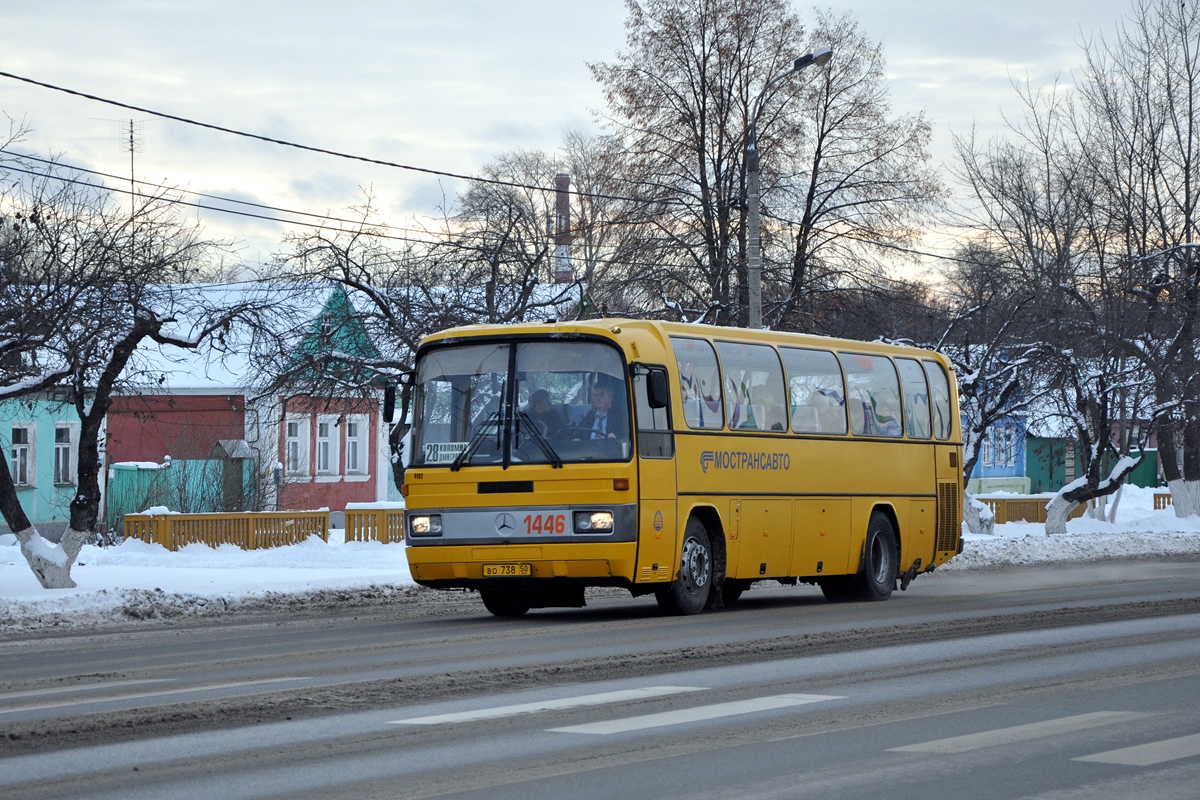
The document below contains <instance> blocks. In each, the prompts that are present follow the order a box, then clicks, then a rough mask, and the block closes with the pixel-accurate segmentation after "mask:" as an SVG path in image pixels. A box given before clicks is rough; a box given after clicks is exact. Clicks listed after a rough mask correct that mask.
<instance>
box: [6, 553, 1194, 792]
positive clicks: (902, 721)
mask: <svg viewBox="0 0 1200 800" xmlns="http://www.w3.org/2000/svg"><path fill="white" fill-rule="evenodd" d="M0 663H3V664H4V675H3V683H0V795H3V796H4V797H5V798H10V797H11V798H14V800H15V799H16V798H25V797H51V796H53V797H56V798H57V797H62V798H67V797H118V796H120V797H163V798H165V797H184V796H188V797H195V796H201V795H203V796H212V797H273V796H282V795H288V796H289V797H303V796H309V795H311V796H314V797H315V796H318V795H319V796H326V797H329V796H332V797H339V796H355V797H358V796H367V797H370V796H381V797H384V796H386V797H419V796H441V795H454V796H463V797H488V798H502V797H551V796H565V795H566V794H567V793H570V794H571V795H572V796H574V797H611V796H613V795H614V794H617V793H618V791H617V788H616V787H619V786H621V785H622V784H623V783H624V784H625V785H629V784H628V783H627V782H628V781H631V780H632V781H636V783H637V785H639V786H644V787H645V788H646V791H647V792H650V793H652V794H654V795H656V796H667V797H669V796H681V795H687V796H689V797H707V796H725V797H728V796H747V797H754V796H761V797H774V796H778V797H794V796H796V795H795V793H794V792H793V793H791V794H789V793H788V791H787V788H788V787H791V788H792V789H794V788H795V786H796V785H797V783H796V782H797V781H801V782H803V785H805V786H808V787H810V789H811V791H807V792H805V796H806V797H808V796H812V797H822V796H830V797H833V796H839V797H847V796H864V795H866V794H867V793H869V792H871V791H873V787H878V786H880V785H886V786H888V787H889V791H888V794H889V796H891V795H893V794H894V795H897V796H900V797H927V796H928V795H927V791H928V785H927V783H926V782H927V781H928V780H931V779H936V780H937V781H939V784H940V785H942V786H943V787H944V788H945V791H943V792H941V794H942V796H947V797H951V796H959V797H966V796H972V797H1020V796H1025V795H1030V794H1036V793H1037V792H1042V791H1049V790H1051V789H1053V790H1056V791H1058V790H1061V791H1068V790H1070V791H1075V790H1076V789H1077V788H1078V787H1080V786H1088V785H1092V784H1093V783H1094V782H1096V781H1101V784H1098V785H1101V786H1105V787H1108V788H1109V789H1113V787H1115V786H1117V785H1118V784H1117V783H1114V784H1111V785H1110V784H1109V783H1104V782H1106V781H1117V782H1118V783H1119V784H1120V785H1121V786H1132V787H1133V788H1135V789H1136V790H1137V791H1142V793H1143V794H1146V796H1153V795H1154V791H1153V790H1150V791H1147V790H1148V789H1153V787H1155V786H1156V787H1157V788H1158V789H1163V788H1164V787H1167V788H1168V789H1169V787H1171V786H1175V785H1186V781H1187V780H1193V781H1194V779H1195V778H1196V776H1197V774H1198V773H1200V740H1198V739H1196V738H1195V737H1197V735H1200V692H1197V691H1195V689H1194V687H1195V686H1196V685H1197V674H1198V673H1200V563H1197V562H1154V561H1141V562H1136V563H1132V564H1128V565H1117V564H1113V563H1107V564H1094V565H1087V564H1083V565H1074V566H1066V567H1064V566H1060V567H1053V568H1022V569H1010V570H989V571H976V572H960V573H953V572H947V573H945V574H940V575H934V576H929V577H927V578H923V579H922V580H919V581H917V582H916V583H915V584H914V585H913V587H912V588H911V589H910V590H909V591H908V592H905V593H897V594H896V595H894V596H893V598H892V600H890V601H888V602H887V603H883V604H851V605H832V604H829V603H826V602H825V601H824V600H823V599H821V597H820V594H819V592H817V591H815V590H805V589H792V588H788V589H783V588H778V589H776V588H772V589H754V590H752V591H750V592H749V593H747V595H746V596H745V598H744V599H743V601H742V602H741V603H739V605H738V606H736V607H735V608H733V609H729V610H725V611H721V612H717V613H712V614H707V615H703V616H700V617H695V618H686V619H678V618H667V617H662V616H660V615H659V614H658V613H657V610H656V608H655V606H654V603H653V600H650V601H644V600H642V601H634V600H630V599H629V598H628V596H624V597H622V596H613V597H612V598H606V597H596V598H593V599H592V600H590V601H589V606H588V608H586V609H582V610H569V611H566V610H564V611H544V612H535V613H533V614H531V615H529V616H528V617H526V618H523V619H520V620H499V619H494V618H491V617H490V616H487V615H486V613H485V612H484V611H483V609H482V607H481V606H480V605H479V604H478V602H477V601H476V600H475V599H474V598H473V597H471V596H469V595H448V596H447V595H435V596H433V598H423V599H421V600H419V601H417V602H406V603H400V604H396V605H395V606H394V607H391V608H387V607H382V608H366V609H363V608H359V609H350V610H346V611H345V612H343V613H337V612H336V611H335V612H332V613H331V612H329V611H328V610H324V609H323V610H321V611H320V612H318V613H316V614H311V615H310V614H305V613H303V612H302V611H299V610H297V611H292V612H286V613H284V612H280V613H278V614H276V615H274V616H270V615H268V616H265V617H263V618H260V619H255V620H247V619H245V618H244V617H242V615H237V616H236V617H229V618H221V619H217V620H209V621H194V622H189V623H185V624H176V625H165V626H164V625H159V626H154V627H152V628H142V629H127V630H121V631H110V632H108V633H105V634H103V635H99V634H95V633H88V632H83V631H74V632H66V633H51V634H46V633H41V634H35V635H30V636H28V637H25V638H20V637H18V638H11V639H8V640H6V641H4V642H3V643H0ZM446 715H456V716H451V717H447V716H446ZM429 718H433V719H432V720H431V719H429ZM414 720H417V721H414ZM420 720H424V721H423V722H421V721H420ZM14 737H16V738H14ZM1189 737H1192V738H1189ZM1138 748H1141V749H1138ZM1077 759H1084V760H1077ZM1087 759H1091V760H1087ZM1159 759H1165V760H1161V761H1160V760H1159ZM1131 761H1132V762H1137V763H1146V764H1147V765H1146V766H1136V765H1131V764H1130V763H1126V762H1131ZM1005 776H1006V777H1005ZM1155 776H1157V777H1155ZM1001 777H1004V779H1003V780H1001ZM1149 780H1159V781H1161V782H1162V783H1160V784H1146V783H1144V781H1149ZM46 781H49V782H46ZM1122 781H1124V783H1120V782H1122ZM1130 781H1132V782H1133V783H1129V782H1130ZM971 786H974V787H975V790H974V791H968V788H969V787H971ZM980 786H982V787H984V788H985V789H986V791H980V790H979V787H980ZM201 788H203V789H204V791H203V792H201V791H199V790H200V789H201ZM568 788H569V792H568ZM1018 790H1019V791H1018ZM1159 794H1160V796H1170V795H1167V794H1163V793H1162V792H1160V793H1159ZM1055 796H1056V797H1058V796H1059V795H1055ZM1061 796H1062V797H1075V796H1080V797H1082V796H1085V795H1082V794H1079V795H1076V794H1070V793H1069V792H1068V793H1067V794H1063V795H1061ZM1101 796H1103V795H1101ZM1183 796H1191V795H1183Z"/></svg>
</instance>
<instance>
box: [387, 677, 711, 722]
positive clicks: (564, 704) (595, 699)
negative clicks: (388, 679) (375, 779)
mask: <svg viewBox="0 0 1200 800" xmlns="http://www.w3.org/2000/svg"><path fill="white" fill-rule="evenodd" d="M702 691H704V689H703V687H696V686H647V687H645V688H644V689H626V690H622V691H618V692H602V693H600V694H585V695H579V696H577V697H563V698H561V699H559V700H540V701H536V702H533V703H518V704H516V705H511V706H497V707H495V708H481V709H479V710H478V711H461V712H459V713H456V714H437V715H434V716H432V717H412V718H410V719H394V720H392V721H390V722H389V723H388V724H389V725H443V724H446V723H449V722H475V721H477V720H481V719H496V718H498V717H511V716H513V715H514V714H533V713H535V712H538V711H558V710H560V709H564V708H579V707H581V706H599V705H605V704H608V703H624V702H628V701H630V700H645V699H646V698H648V697H664V696H666V695H670V694H679V693H680V692H702Z"/></svg>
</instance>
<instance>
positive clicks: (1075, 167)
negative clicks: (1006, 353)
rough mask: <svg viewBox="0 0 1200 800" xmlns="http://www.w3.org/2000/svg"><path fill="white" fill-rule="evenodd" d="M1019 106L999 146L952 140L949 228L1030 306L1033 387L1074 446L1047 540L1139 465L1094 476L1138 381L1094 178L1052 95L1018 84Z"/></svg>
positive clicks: (1057, 96)
mask: <svg viewBox="0 0 1200 800" xmlns="http://www.w3.org/2000/svg"><path fill="white" fill-rule="evenodd" d="M1020 98H1021V100H1022V102H1023V105H1024V113H1023V115H1022V117H1021V118H1019V119H1017V120H1015V121H1010V136H1009V137H1008V138H1007V139H997V140H995V141H993V142H991V143H989V144H988V145H985V146H980V145H979V144H978V143H977V142H976V141H975V140H974V139H973V138H959V139H957V140H956V146H957V148H958V154H959V171H958V176H959V178H960V180H961V181H962V183H963V184H964V185H965V186H966V187H967V189H968V191H969V193H970V205H969V208H968V211H967V212H966V214H965V215H964V217H963V218H961V220H960V222H961V223H962V224H963V225H965V226H966V227H968V228H969V229H970V230H972V231H973V233H974V235H975V237H976V241H977V246H982V247H984V248H986V249H987V250H988V251H989V252H990V253H992V254H994V255H995V256H996V257H998V258H999V259H1000V260H1001V261H1003V262H1005V263H1006V264H1007V265H1009V266H1008V270H1007V273H1008V275H1009V277H1010V279H1011V280H1012V281H1013V283H1014V286H1015V288H1016V290H1017V291H1018V292H1020V293H1023V294H1028V295H1029V296H1030V297H1032V298H1033V300H1032V301H1031V304H1030V315H1029V321H1030V323H1029V324H1030V325H1031V326H1032V327H1031V332H1030V336H1031V339H1030V341H1040V342H1044V343H1046V345H1045V346H1044V347H1042V348H1041V353H1040V355H1039V358H1038V359H1037V363H1038V365H1039V367H1040V369H1041V375H1040V380H1041V381H1042V385H1043V386H1044V387H1046V389H1053V390H1054V391H1055V392H1056V393H1057V396H1058V399H1059V407H1060V413H1061V414H1062V415H1063V417H1064V418H1065V419H1066V420H1067V425H1068V427H1069V428H1070V429H1071V430H1072V431H1073V433H1074V434H1075V437H1076V439H1077V440H1078V442H1079V444H1080V446H1081V452H1082V454H1083V456H1084V469H1083V475H1082V476H1081V477H1080V478H1079V479H1078V480H1076V481H1074V482H1072V483H1070V484H1068V485H1067V486H1065V487H1063V489H1062V490H1061V491H1060V492H1059V493H1058V495H1057V496H1056V497H1055V498H1054V499H1053V500H1052V501H1051V502H1050V503H1049V504H1048V506H1047V514H1048V520H1047V524H1046V530H1047V532H1053V533H1057V532H1061V531H1063V530H1065V524H1066V519H1067V516H1068V514H1069V513H1070V511H1071V510H1072V509H1073V508H1075V507H1076V506H1077V505H1079V504H1080V503H1083V502H1086V501H1088V500H1092V499H1095V498H1100V497H1105V496H1107V495H1110V494H1112V493H1114V492H1116V491H1117V490H1118V489H1119V488H1120V486H1121V485H1122V483H1123V481H1124V479H1125V478H1126V477H1127V476H1128V475H1129V473H1131V472H1132V471H1133V469H1134V468H1136V466H1137V464H1138V460H1135V459H1131V458H1122V459H1120V460H1119V461H1118V462H1117V466H1116V468H1115V469H1114V470H1113V472H1112V473H1111V474H1109V475H1108V476H1107V477H1105V476H1103V475H1102V469H1103V465H1104V463H1105V459H1106V457H1109V456H1110V455H1111V454H1112V452H1113V450H1114V447H1113V445H1112V430H1113V425H1114V421H1116V420H1120V419H1121V418H1122V416H1123V415H1124V414H1127V413H1130V411H1131V409H1129V408H1128V407H1127V406H1126V405H1124V404H1123V403H1124V399H1125V398H1127V397H1128V392H1127V391H1126V388H1127V387H1128V386H1129V385H1130V384H1131V383H1132V382H1134V381H1136V380H1138V379H1139V378H1138V376H1137V374H1136V369H1135V368H1134V365H1131V363H1130V359H1129V357H1128V355H1127V354H1126V353H1125V352H1124V347H1123V345H1124V341H1125V339H1126V337H1127V335H1128V314H1127V313H1126V309H1127V303H1126V296H1125V293H1124V291H1123V286H1122V282H1121V280H1120V276H1119V274H1118V273H1117V272H1115V271H1114V269H1113V266H1114V264H1113V254H1112V246H1111V242H1112V228H1111V226H1110V224H1109V223H1110V220H1109V219H1108V218H1107V217H1106V216H1105V215H1104V214H1103V213H1102V212H1101V208H1100V206H1098V204H1097V202H1096V197H1097V188H1098V183H1097V179H1096V174H1095V172H1094V170H1092V169H1091V168H1090V165H1089V164H1088V161H1087V158H1086V157H1085V156H1084V153H1083V150H1084V148H1083V146H1082V144H1081V142H1080V141H1079V140H1078V139H1077V138H1076V137H1075V136H1074V124H1073V122H1074V120H1073V116H1072V113H1071V112H1072V109H1071V108H1070V106H1069V105H1068V104H1067V103H1066V102H1065V101H1064V100H1063V99H1062V95H1061V93H1060V92H1058V91H1057V87H1051V88H1049V89H1044V90H1034V89H1032V88H1030V87H1028V86H1025V87H1022V88H1021V89H1020ZM993 380H995V379H993ZM986 388H988V390H989V391H996V389H997V388H999V387H997V386H992V387H986Z"/></svg>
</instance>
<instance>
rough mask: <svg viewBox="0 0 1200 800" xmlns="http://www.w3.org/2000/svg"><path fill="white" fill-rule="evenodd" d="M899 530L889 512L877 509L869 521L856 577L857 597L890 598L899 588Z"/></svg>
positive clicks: (868, 599) (854, 585) (867, 598)
mask: <svg viewBox="0 0 1200 800" xmlns="http://www.w3.org/2000/svg"><path fill="white" fill-rule="evenodd" d="M899 561H900V558H899V555H898V553H897V548H896V532H895V530H893V529H892V521H891V520H890V519H888V517H887V514H884V513H882V512H880V511H876V512H875V513H874V514H872V515H871V522H870V524H868V525H867V540H866V542H865V543H864V545H863V563H862V564H861V565H859V571H858V574H857V575H855V576H854V578H853V579H852V583H853V587H854V595H855V598H854V599H856V600H866V601H873V600H874V601H878V600H887V599H888V598H889V597H891V596H892V590H893V589H894V588H896V574H897V570H898V569H899Z"/></svg>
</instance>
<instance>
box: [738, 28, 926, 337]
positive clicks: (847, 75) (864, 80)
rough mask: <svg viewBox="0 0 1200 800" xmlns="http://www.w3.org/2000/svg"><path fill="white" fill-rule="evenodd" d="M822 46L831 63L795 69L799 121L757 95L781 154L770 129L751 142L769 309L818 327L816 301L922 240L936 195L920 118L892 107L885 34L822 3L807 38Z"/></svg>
mask: <svg viewBox="0 0 1200 800" xmlns="http://www.w3.org/2000/svg"><path fill="white" fill-rule="evenodd" d="M822 46H832V47H833V50H834V57H833V59H832V60H831V61H830V63H829V66H828V67H827V68H825V69H822V70H820V71H817V72H814V73H813V74H811V75H810V74H808V73H807V72H806V73H804V74H803V75H802V76H801V77H800V79H799V80H798V81H797V92H798V94H799V97H798V98H797V100H796V101H795V102H796V104H797V106H798V108H797V109H796V110H795V111H794V112H793V113H795V114H796V115H797V117H798V119H797V122H799V123H802V124H799V125H797V124H795V123H793V126H792V127H791V129H790V130H789V126H788V122H789V119H788V116H787V109H788V108H789V105H788V104H787V98H784V99H783V100H782V101H781V103H780V105H779V106H778V110H775V107H774V106H773V105H770V104H769V105H767V106H765V111H764V113H765V112H768V111H774V113H775V114H776V115H778V116H779V117H780V119H779V120H778V123H779V124H780V127H781V128H782V130H781V131H780V133H779V136H778V137H776V141H779V140H782V141H783V142H785V143H786V145H785V146H783V147H780V148H779V149H780V152H779V153H778V154H776V153H773V152H770V149H769V148H770V146H771V144H772V142H771V140H770V139H768V141H767V149H765V150H764V146H763V145H762V144H760V147H759V149H760V151H764V155H763V164H764V167H765V168H766V169H767V170H768V171H767V173H766V176H767V178H768V180H769V182H768V184H767V191H766V192H765V194H766V195H767V197H768V198H770V197H771V196H772V195H774V196H775V197H776V198H777V199H776V200H775V202H774V203H773V208H771V213H772V215H773V216H774V217H776V219H777V220H778V223H779V224H778V225H777V226H774V228H775V229H774V230H773V231H772V230H771V228H768V235H769V238H768V240H767V243H768V245H769V244H770V243H771V241H774V242H775V247H774V248H773V249H774V251H775V257H774V258H768V264H770V263H772V262H773V263H775V264H776V265H777V266H776V267H775V268H774V269H772V270H771V272H770V273H769V274H770V275H771V277H772V278H773V280H771V281H769V282H768V284H767V285H768V287H769V288H771V289H773V291H771V292H770V294H769V296H768V300H767V312H766V316H767V318H768V319H769V320H770V321H772V324H773V325H774V326H775V327H781V328H787V329H789V330H814V329H815V328H813V322H814V318H815V316H816V315H817V314H818V313H819V311H818V309H817V308H816V306H817V305H818V303H817V302H816V301H817V300H818V298H819V301H820V302H821V303H823V302H824V301H825V299H826V297H825V296H826V295H828V294H829V293H836V292H837V290H838V289H839V288H840V287H842V286H846V285H848V286H851V287H857V288H860V289H863V290H867V291H869V290H870V289H871V288H872V284H874V283H876V282H877V281H878V279H879V278H880V277H882V270H881V267H880V265H881V264H884V263H887V262H888V261H891V260H894V259H895V256H896V255H897V254H901V253H904V252H905V250H906V249H907V248H911V247H912V246H913V245H915V244H916V243H917V242H918V241H919V240H920V238H921V235H922V232H923V228H924V222H925V221H926V218H927V217H928V216H929V215H930V213H931V212H932V211H934V210H935V209H936V208H938V206H939V204H940V202H941V199H942V187H941V181H940V179H939V177H938V176H937V174H936V172H935V171H934V170H932V169H931V168H930V167H929V166H928V161H929V157H930V156H929V140H930V126H929V123H928V121H926V119H925V117H924V115H923V114H920V113H917V114H907V115H898V116H893V115H892V113H891V107H890V106H891V103H890V98H889V96H888V94H889V93H888V88H887V82H886V81H885V76H884V67H885V61H884V54H883V45H882V44H880V43H878V42H873V41H871V40H870V39H868V38H867V37H866V35H865V34H863V33H862V31H860V30H859V28H858V22H857V20H856V19H855V18H854V16H853V15H851V14H849V13H846V14H842V15H839V16H834V15H832V14H831V13H829V12H822V11H820V10H818V11H816V12H815V25H814V27H813V29H812V31H811V33H810V34H809V35H808V46H807V49H809V50H815V49H817V48H819V47H822ZM770 122H774V120H770ZM767 128H768V126H767V125H764V124H763V121H762V120H760V129H767ZM776 187H777V190H776V191H772V190H773V189H775V188H776ZM771 249H772V248H770V247H768V250H771Z"/></svg>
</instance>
